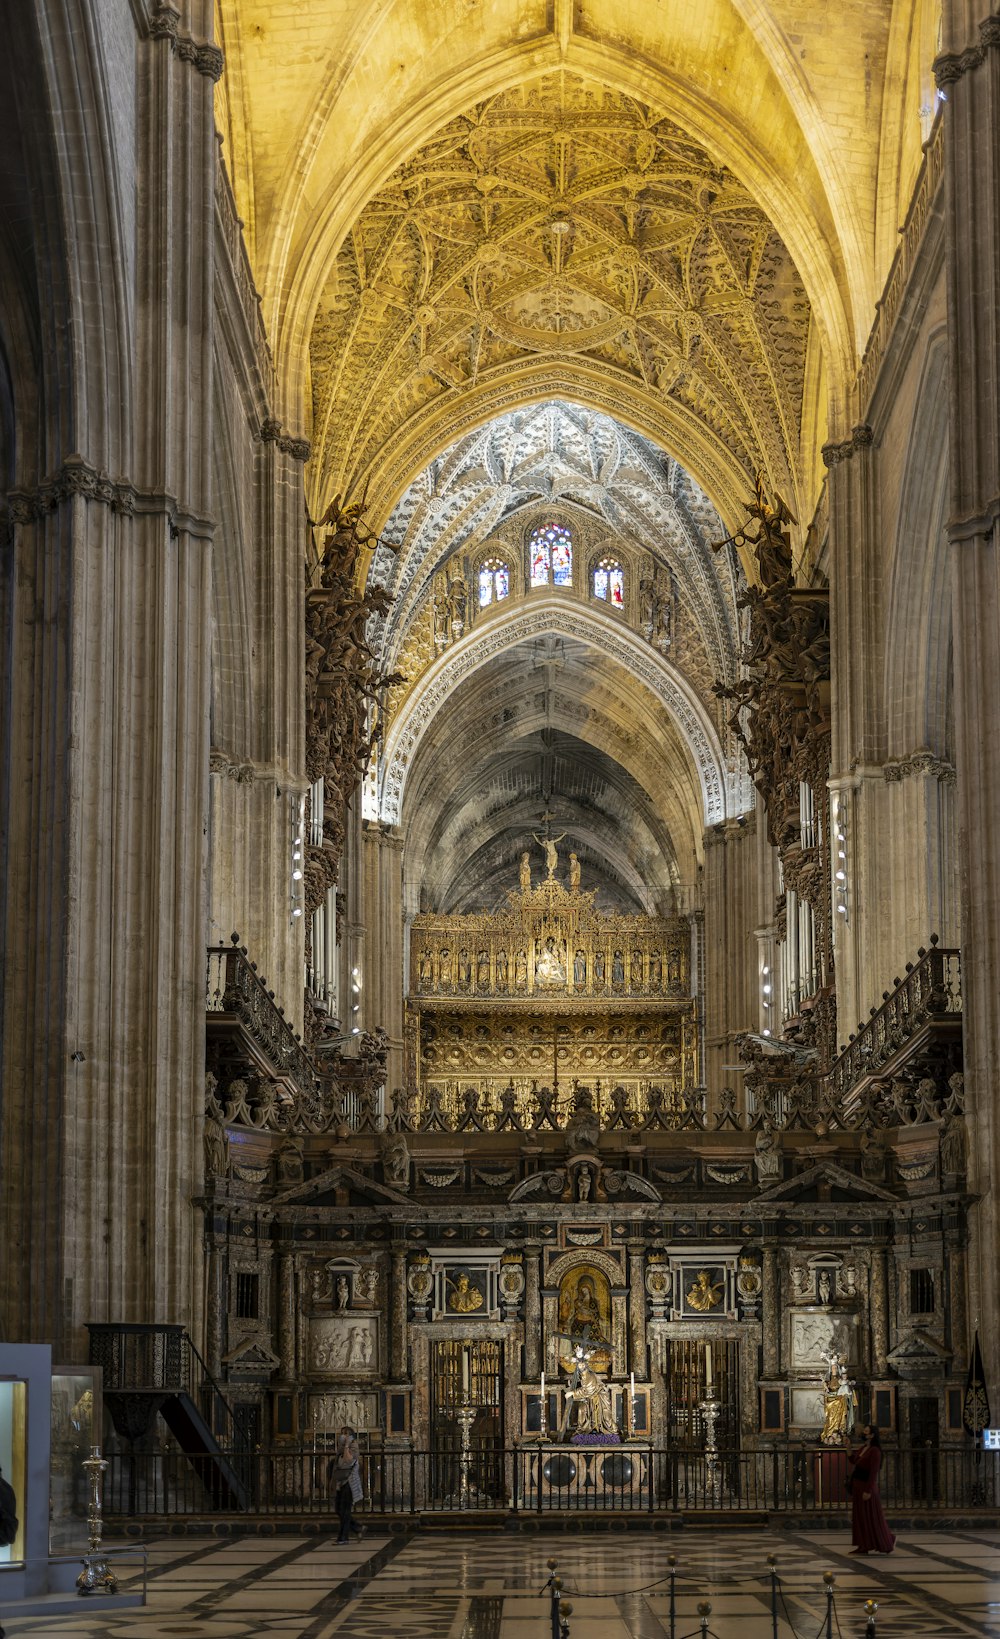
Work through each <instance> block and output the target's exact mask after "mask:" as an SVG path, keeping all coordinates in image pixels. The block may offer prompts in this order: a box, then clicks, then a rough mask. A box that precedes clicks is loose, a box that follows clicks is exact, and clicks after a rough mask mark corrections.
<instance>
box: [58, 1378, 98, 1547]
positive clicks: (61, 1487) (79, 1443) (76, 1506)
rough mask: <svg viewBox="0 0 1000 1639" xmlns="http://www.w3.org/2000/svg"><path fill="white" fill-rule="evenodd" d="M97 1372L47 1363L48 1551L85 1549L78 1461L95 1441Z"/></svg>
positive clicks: (84, 1493) (84, 1485)
mask: <svg viewBox="0 0 1000 1639" xmlns="http://www.w3.org/2000/svg"><path fill="white" fill-rule="evenodd" d="M101 1424H102V1407H101V1372H100V1368H99V1367H96V1366H72V1367H70V1366H65V1367H64V1366H53V1368H52V1448H51V1470H50V1472H51V1480H50V1492H49V1552H50V1553H52V1554H76V1553H81V1554H82V1553H85V1552H86V1550H87V1511H88V1502H89V1498H90V1487H89V1483H88V1480H87V1475H86V1473H85V1472H84V1469H83V1466H82V1465H83V1460H84V1458H85V1457H89V1456H90V1449H91V1446H95V1445H100V1444H101Z"/></svg>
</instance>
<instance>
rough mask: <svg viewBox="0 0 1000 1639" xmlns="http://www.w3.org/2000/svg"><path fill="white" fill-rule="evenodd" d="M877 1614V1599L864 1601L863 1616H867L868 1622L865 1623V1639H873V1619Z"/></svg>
mask: <svg viewBox="0 0 1000 1639" xmlns="http://www.w3.org/2000/svg"><path fill="white" fill-rule="evenodd" d="M877 1614H878V1600H877V1599H866V1600H865V1615H866V1616H867V1618H868V1620H867V1622H866V1623H865V1639H875V1617H876V1615H877Z"/></svg>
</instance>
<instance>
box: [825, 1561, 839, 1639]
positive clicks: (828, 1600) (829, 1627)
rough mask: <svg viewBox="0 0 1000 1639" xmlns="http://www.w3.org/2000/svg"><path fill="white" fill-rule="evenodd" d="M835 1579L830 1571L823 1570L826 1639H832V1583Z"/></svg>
mask: <svg viewBox="0 0 1000 1639" xmlns="http://www.w3.org/2000/svg"><path fill="white" fill-rule="evenodd" d="M836 1580H837V1579H836V1577H835V1576H834V1574H833V1572H832V1571H824V1572H823V1581H824V1582H825V1584H826V1639H833V1585H834V1583H835V1582H836Z"/></svg>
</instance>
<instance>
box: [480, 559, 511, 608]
mask: <svg viewBox="0 0 1000 1639" xmlns="http://www.w3.org/2000/svg"><path fill="white" fill-rule="evenodd" d="M509 591H510V570H509V568H508V567H507V565H506V564H505V563H504V561H503V559H502V558H486V559H485V560H484V561H483V564H482V566H481V568H480V570H479V607H480V609H485V608H486V605H487V604H488V603H500V602H502V601H503V599H504V598H505V597H506V596H507V594H508V592H509Z"/></svg>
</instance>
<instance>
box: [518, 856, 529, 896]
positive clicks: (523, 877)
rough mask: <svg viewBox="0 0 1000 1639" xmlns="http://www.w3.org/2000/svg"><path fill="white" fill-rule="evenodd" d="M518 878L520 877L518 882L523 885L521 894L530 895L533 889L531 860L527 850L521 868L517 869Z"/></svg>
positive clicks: (522, 857)
mask: <svg viewBox="0 0 1000 1639" xmlns="http://www.w3.org/2000/svg"><path fill="white" fill-rule="evenodd" d="M517 876H518V881H519V883H520V885H521V892H522V893H528V892H529V891H530V888H531V860H530V858H529V857H528V850H527V848H526V849H525V850H524V853H523V854H522V855H521V863H520V864H519V866H518V868H517Z"/></svg>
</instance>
